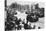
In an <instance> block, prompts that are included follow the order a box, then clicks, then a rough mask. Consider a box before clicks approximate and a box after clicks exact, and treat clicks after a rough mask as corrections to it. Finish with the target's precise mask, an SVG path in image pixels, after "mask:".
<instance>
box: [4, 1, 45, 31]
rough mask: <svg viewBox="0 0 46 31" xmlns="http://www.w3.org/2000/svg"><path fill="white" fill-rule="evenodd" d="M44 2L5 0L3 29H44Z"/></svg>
mask: <svg viewBox="0 0 46 31" xmlns="http://www.w3.org/2000/svg"><path fill="white" fill-rule="evenodd" d="M44 5H45V4H44V2H39V3H38V2H30V1H24V0H23V1H22V0H5V10H4V11H5V31H17V30H21V31H23V30H36V29H44V22H45V21H44V17H45V13H44V11H45V8H44Z"/></svg>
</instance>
